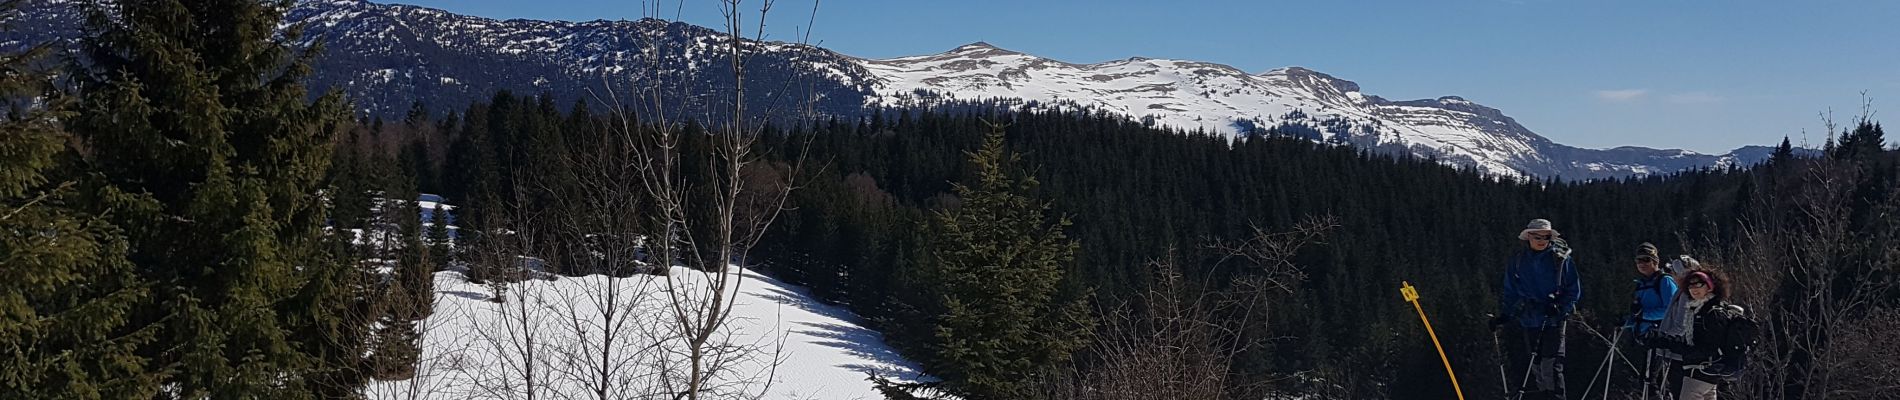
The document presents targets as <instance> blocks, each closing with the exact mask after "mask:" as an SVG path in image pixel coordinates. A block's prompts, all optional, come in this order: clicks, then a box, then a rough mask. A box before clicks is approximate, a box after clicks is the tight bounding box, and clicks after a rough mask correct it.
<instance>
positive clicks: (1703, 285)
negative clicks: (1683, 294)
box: [1689, 282, 1709, 289]
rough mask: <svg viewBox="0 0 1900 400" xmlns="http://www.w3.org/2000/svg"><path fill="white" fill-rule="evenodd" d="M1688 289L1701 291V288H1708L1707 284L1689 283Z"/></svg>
mask: <svg viewBox="0 0 1900 400" xmlns="http://www.w3.org/2000/svg"><path fill="white" fill-rule="evenodd" d="M1689 287H1690V288H1693V289H1701V288H1706V287H1709V284H1707V283H1702V282H1689Z"/></svg>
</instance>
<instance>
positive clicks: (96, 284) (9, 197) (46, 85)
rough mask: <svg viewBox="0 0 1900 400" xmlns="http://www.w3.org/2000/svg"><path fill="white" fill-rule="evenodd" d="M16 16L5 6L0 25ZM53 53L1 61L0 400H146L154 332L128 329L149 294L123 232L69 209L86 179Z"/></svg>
mask: <svg viewBox="0 0 1900 400" xmlns="http://www.w3.org/2000/svg"><path fill="white" fill-rule="evenodd" d="M18 5H19V1H5V2H0V25H6V24H11V23H12V18H15V17H17V15H18V14H16V13H14V10H15V9H16V7H17V6H18ZM9 28H10V27H9ZM49 49H50V47H47V46H45V45H40V46H34V47H30V48H28V49H27V50H26V51H23V52H19V53H15V54H3V55H0V261H4V262H5V263H4V264H0V282H6V283H5V284H4V285H0V287H3V288H0V398H7V399H124V398H140V397H150V396H152V394H153V393H155V392H156V391H157V389H158V385H157V379H156V375H154V374H152V373H150V372H149V371H148V370H146V369H145V361H144V360H143V359H142V358H140V357H139V356H138V355H137V354H135V353H134V351H133V350H134V349H136V348H137V347H138V346H140V345H143V344H146V343H149V342H151V341H152V340H153V334H154V333H156V331H155V330H153V329H149V328H148V327H147V325H140V324H133V323H132V321H131V320H132V318H131V317H132V315H131V313H132V310H133V309H134V308H135V307H137V306H138V305H139V304H140V303H141V301H142V300H143V299H144V298H145V296H146V293H147V290H148V289H147V288H146V286H145V285H143V284H142V283H141V282H139V281H138V280H137V279H136V278H135V277H134V276H132V274H131V269H132V265H131V263H130V262H128V261H127V260H126V243H125V237H124V235H123V233H122V232H121V230H120V229H119V227H117V226H115V225H112V224H111V223H110V222H108V221H106V220H105V218H102V217H101V216H100V215H99V214H97V213H91V212H87V211H85V210H81V209H78V208H76V207H73V206H72V203H73V202H74V200H76V199H75V198H76V197H78V196H76V194H77V192H78V191H77V190H75V189H76V188H77V187H76V180H73V179H75V178H76V177H78V176H83V174H82V173H79V172H78V171H76V170H77V169H79V168H81V166H79V165H76V164H74V163H71V162H70V161H72V160H71V158H70V157H69V156H70V155H71V154H70V152H69V151H68V148H67V147H66V143H68V141H69V140H70V139H71V138H70V136H69V135H68V134H67V133H66V132H65V131H64V130H62V129H61V128H60V127H59V124H58V123H57V122H56V120H57V119H59V118H64V117H65V116H66V115H67V114H66V113H65V110H64V109H65V108H66V106H67V105H68V104H69V103H68V102H67V101H66V100H65V99H64V98H63V97H61V96H59V94H58V93H55V92H53V91H52V90H51V88H52V85H51V82H52V77H51V75H50V74H49V73H47V71H46V70H45V69H44V67H45V66H46V65H45V64H44V63H43V61H44V60H46V58H45V57H44V56H45V55H46V54H47V53H48V52H49ZM55 182H57V183H55Z"/></svg>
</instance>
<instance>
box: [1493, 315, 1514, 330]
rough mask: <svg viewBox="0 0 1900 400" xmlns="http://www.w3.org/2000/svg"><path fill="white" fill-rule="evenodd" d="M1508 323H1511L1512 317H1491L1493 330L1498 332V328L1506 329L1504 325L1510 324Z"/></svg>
mask: <svg viewBox="0 0 1900 400" xmlns="http://www.w3.org/2000/svg"><path fill="white" fill-rule="evenodd" d="M1508 323H1511V317H1506V316H1502V315H1494V316H1491V329H1492V330H1497V329H1498V328H1502V327H1504V324H1508Z"/></svg>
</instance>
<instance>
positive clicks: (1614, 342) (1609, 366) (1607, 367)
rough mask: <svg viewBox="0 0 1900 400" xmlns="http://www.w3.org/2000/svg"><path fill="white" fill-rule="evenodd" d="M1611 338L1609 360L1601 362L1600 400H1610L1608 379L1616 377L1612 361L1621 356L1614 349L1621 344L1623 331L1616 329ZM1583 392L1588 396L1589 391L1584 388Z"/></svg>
mask: <svg viewBox="0 0 1900 400" xmlns="http://www.w3.org/2000/svg"><path fill="white" fill-rule="evenodd" d="M1613 336H1615V337H1612V338H1610V354H1609V356H1608V357H1609V358H1607V359H1605V360H1603V398H1602V400H1610V382H1611V380H1610V377H1612V376H1616V363H1614V362H1612V361H1616V358H1617V357H1619V356H1621V355H1622V352H1619V351H1616V347H1617V346H1620V345H1622V344H1623V329H1621V328H1618V329H1617V330H1616V335H1613ZM1624 361H1628V357H1624ZM1583 392H1584V394H1589V393H1590V389H1588V388H1585V389H1584V390H1583Z"/></svg>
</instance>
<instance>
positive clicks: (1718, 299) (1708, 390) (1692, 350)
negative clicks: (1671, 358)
mask: <svg viewBox="0 0 1900 400" xmlns="http://www.w3.org/2000/svg"><path fill="white" fill-rule="evenodd" d="M1683 285H1684V287H1685V288H1686V289H1687V290H1688V292H1689V297H1688V299H1686V300H1687V301H1688V302H1689V306H1690V308H1691V309H1693V310H1695V311H1694V315H1695V323H1694V324H1693V325H1692V328H1691V330H1690V331H1689V332H1688V335H1686V336H1685V337H1676V338H1671V339H1669V340H1668V341H1667V342H1666V346H1667V347H1669V348H1670V349H1671V351H1675V352H1676V353H1679V354H1681V355H1682V362H1681V363H1680V364H1678V367H1679V369H1681V373H1682V374H1683V379H1682V383H1681V388H1680V390H1679V392H1678V393H1680V394H1681V395H1680V396H1678V397H1677V399H1679V400H1715V394H1716V389H1717V388H1718V387H1720V386H1721V385H1723V384H1727V383H1731V382H1734V380H1735V379H1736V378H1738V377H1739V376H1740V375H1741V373H1742V371H1743V370H1744V369H1745V367H1746V366H1747V361H1748V346H1749V344H1750V343H1752V342H1753V341H1754V334H1755V332H1754V323H1753V321H1751V320H1749V319H1748V315H1747V310H1745V309H1743V308H1742V307H1741V306H1739V305H1736V304H1734V303H1730V302H1729V298H1730V297H1729V296H1730V293H1729V285H1728V280H1727V279H1724V278H1723V277H1722V276H1721V275H1720V274H1717V273H1714V272H1712V271H1692V272H1689V273H1688V274H1687V276H1686V277H1685V278H1684V279H1683Z"/></svg>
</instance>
